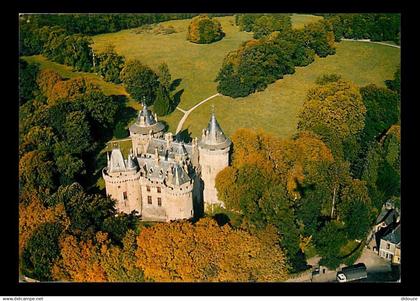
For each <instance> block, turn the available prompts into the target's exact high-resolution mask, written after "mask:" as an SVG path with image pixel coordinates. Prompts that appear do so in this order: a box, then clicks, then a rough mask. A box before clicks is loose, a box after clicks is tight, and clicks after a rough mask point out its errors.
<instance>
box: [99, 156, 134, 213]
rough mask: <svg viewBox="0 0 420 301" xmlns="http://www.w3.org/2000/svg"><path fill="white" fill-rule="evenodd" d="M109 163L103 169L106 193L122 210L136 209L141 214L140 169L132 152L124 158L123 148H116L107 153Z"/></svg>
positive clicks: (127, 211)
mask: <svg viewBox="0 0 420 301" xmlns="http://www.w3.org/2000/svg"><path fill="white" fill-rule="evenodd" d="M107 159H108V164H107V167H105V168H104V169H103V170H102V176H103V178H104V180H105V189H106V194H107V195H108V196H109V197H111V198H112V199H114V200H116V204H115V206H116V208H117V210H118V211H120V212H125V213H130V212H131V211H133V210H136V211H137V212H138V213H139V214H141V209H142V208H141V190H140V181H139V180H140V170H139V167H138V164H137V162H136V159H135V158H134V156H133V155H132V154H129V155H128V158H127V160H124V158H123V155H122V153H121V150H120V149H119V148H114V149H113V150H112V151H111V155H110V156H109V155H108V154H107Z"/></svg>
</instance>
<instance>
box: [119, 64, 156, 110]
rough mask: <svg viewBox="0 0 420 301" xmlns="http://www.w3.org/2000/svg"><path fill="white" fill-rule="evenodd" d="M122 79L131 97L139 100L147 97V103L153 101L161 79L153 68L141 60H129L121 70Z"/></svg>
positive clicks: (149, 103)
mask: <svg viewBox="0 0 420 301" xmlns="http://www.w3.org/2000/svg"><path fill="white" fill-rule="evenodd" d="M121 80H122V81H123V83H124V86H125V87H126V89H127V92H128V93H130V95H131V97H133V98H134V99H136V100H137V101H139V102H141V101H142V100H143V97H145V99H146V104H147V105H151V104H152V103H153V100H154V98H155V91H156V88H157V87H158V86H159V81H158V76H157V75H156V73H154V72H153V70H152V69H150V68H149V67H147V66H146V65H143V64H142V63H141V62H140V61H139V60H132V61H129V62H127V63H126V64H125V66H124V68H123V70H122V71H121Z"/></svg>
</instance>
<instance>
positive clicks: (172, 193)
mask: <svg viewBox="0 0 420 301" xmlns="http://www.w3.org/2000/svg"><path fill="white" fill-rule="evenodd" d="M193 186H194V181H193V180H192V179H191V178H190V177H189V176H188V174H187V173H186V172H185V170H184V169H183V168H182V167H181V165H179V164H178V163H176V164H175V166H174V167H173V168H171V171H170V175H169V177H168V179H167V181H166V188H165V196H166V197H165V201H166V202H167V204H166V206H165V207H166V218H167V220H168V221H170V220H177V219H188V218H192V217H193V215H194V209H193V202H192V199H193V195H192V194H193Z"/></svg>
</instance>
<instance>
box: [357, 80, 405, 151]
mask: <svg viewBox="0 0 420 301" xmlns="http://www.w3.org/2000/svg"><path fill="white" fill-rule="evenodd" d="M360 94H361V95H362V99H363V103H364V104H365V107H366V110H367V112H366V117H365V127H364V129H363V140H364V141H365V143H368V142H369V141H372V140H373V139H374V138H377V137H378V136H379V135H381V134H383V133H384V131H386V130H387V129H388V128H389V127H390V126H391V125H393V124H395V123H397V122H398V121H399V119H400V99H399V95H398V94H397V93H395V92H392V91H391V90H389V89H386V88H380V87H377V86H375V85H368V86H366V87H362V88H360Z"/></svg>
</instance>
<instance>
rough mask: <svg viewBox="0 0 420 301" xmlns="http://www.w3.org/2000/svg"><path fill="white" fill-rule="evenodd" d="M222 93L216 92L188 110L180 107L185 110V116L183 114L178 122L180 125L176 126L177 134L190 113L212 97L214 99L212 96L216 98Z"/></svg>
mask: <svg viewBox="0 0 420 301" xmlns="http://www.w3.org/2000/svg"><path fill="white" fill-rule="evenodd" d="M219 95H220V94H219V93H216V94H214V95H212V96H210V97H208V98H206V99H204V100H202V101H200V102H199V103H198V104H196V105H195V106H193V107H192V108H191V109H189V110H188V111H184V110H182V109H178V108H177V109H178V110H180V111H181V112H184V116H182V118H181V120H180V121H179V123H178V127H177V128H176V132H175V134H178V133H179V132H180V131H181V129H182V126H183V125H184V122H185V120H187V118H188V115H190V113H191V112H192V111H194V110H195V109H196V108H198V107H199V106H201V105H202V104H203V103H205V102H206V101H209V100H210V99H212V98H214V97H216V96H219Z"/></svg>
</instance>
